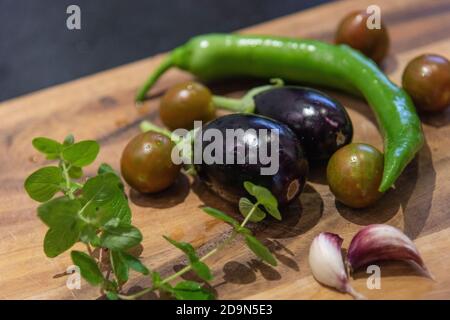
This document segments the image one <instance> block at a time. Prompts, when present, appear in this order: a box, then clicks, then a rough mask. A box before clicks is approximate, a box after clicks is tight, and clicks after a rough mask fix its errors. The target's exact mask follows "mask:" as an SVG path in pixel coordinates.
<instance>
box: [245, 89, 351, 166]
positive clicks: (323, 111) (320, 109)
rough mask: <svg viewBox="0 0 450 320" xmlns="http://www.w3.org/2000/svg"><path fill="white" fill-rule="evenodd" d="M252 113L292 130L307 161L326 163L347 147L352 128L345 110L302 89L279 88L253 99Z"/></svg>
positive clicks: (320, 94) (322, 95) (322, 96)
mask: <svg viewBox="0 0 450 320" xmlns="http://www.w3.org/2000/svg"><path fill="white" fill-rule="evenodd" d="M254 101H255V106H256V108H255V113H257V114H260V115H263V116H266V117H270V118H272V119H275V120H278V121H280V122H282V123H284V124H286V125H288V126H289V128H291V129H292V131H294V132H295V134H296V135H297V137H298V139H299V140H300V143H301V145H302V146H303V149H304V150H305V153H306V157H307V158H308V160H309V161H314V160H327V159H329V158H330V157H331V156H332V155H333V153H334V152H336V150H338V149H339V148H341V147H343V146H345V145H346V144H349V143H350V142H351V141H352V137H353V126H352V122H351V120H350V117H349V116H348V114H347V112H346V111H345V109H344V107H343V106H342V105H341V104H340V103H339V102H338V101H336V100H335V99H333V98H331V97H329V96H327V95H325V94H324V93H322V92H320V91H317V90H314V89H310V88H304V87H289V86H288V87H281V88H274V89H269V90H267V91H263V92H261V93H260V94H258V95H256V96H255V97H254Z"/></svg>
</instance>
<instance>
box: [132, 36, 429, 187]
mask: <svg viewBox="0 0 450 320" xmlns="http://www.w3.org/2000/svg"><path fill="white" fill-rule="evenodd" d="M171 67H178V68H180V69H183V70H187V71H189V72H191V73H192V74H194V75H195V76H197V77H198V78H200V79H202V80H204V81H210V80H214V79H222V78H230V77H236V76H246V77H258V78H282V79H284V80H287V81H292V82H302V83H307V84H313V85H320V86H326V87H331V88H336V89H340V90H343V91H346V92H349V93H352V94H362V95H363V96H364V97H365V99H366V100H367V101H368V103H369V105H370V106H371V107H372V110H373V111H374V113H375V115H376V118H377V121H378V124H379V126H380V129H381V132H382V134H383V137H384V154H385V157H384V171H383V179H382V181H381V184H380V187H379V190H380V191H381V192H384V191H386V190H388V189H389V188H390V187H391V186H392V185H393V184H394V182H395V180H396V179H397V178H398V176H399V175H400V174H401V172H402V171H403V169H404V168H405V166H406V165H407V164H408V163H409V162H410V161H411V160H412V159H413V158H414V155H415V154H416V152H417V151H418V150H419V149H420V148H421V147H422V145H423V141H424V137H423V133H422V127H421V124H420V120H419V118H418V116H417V113H416V112H415V108H414V105H413V103H412V101H411V98H410V97H409V96H408V94H407V93H406V92H405V91H404V90H403V89H401V88H399V87H398V86H396V85H395V84H393V83H392V82H391V81H390V80H389V79H388V78H387V77H386V75H385V74H384V73H383V72H382V71H381V70H380V69H379V68H378V67H377V65H376V64H375V63H374V62H373V61H372V60H370V59H368V58H366V57H365V56H364V55H362V54H361V53H359V52H357V51H356V50H353V49H351V48H350V47H348V46H346V45H331V44H327V43H324V42H320V41H316V40H299V39H291V38H283V37H269V36H248V35H234V34H209V35H202V36H197V37H194V38H192V39H191V40H189V41H188V42H187V43H185V44H184V45H182V46H180V47H178V48H176V49H174V50H173V51H172V52H171V53H170V54H169V55H168V56H167V58H166V59H165V60H164V61H163V62H162V64H161V65H160V66H159V67H158V68H157V69H156V70H155V71H154V73H153V74H152V75H151V76H150V78H149V79H148V81H147V82H146V83H145V85H144V86H143V87H142V89H141V90H140V91H139V93H138V95H137V97H136V100H137V101H142V100H143V99H144V98H145V94H146V93H147V91H148V90H150V88H151V87H152V86H153V85H154V84H155V82H156V81H157V80H158V78H159V77H160V76H161V75H162V74H163V73H164V72H165V71H167V70H168V69H169V68H171Z"/></svg>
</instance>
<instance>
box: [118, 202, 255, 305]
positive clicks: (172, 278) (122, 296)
mask: <svg viewBox="0 0 450 320" xmlns="http://www.w3.org/2000/svg"><path fill="white" fill-rule="evenodd" d="M258 205H259V202H256V203H255V204H254V205H253V207H252V208H251V209H250V211H249V213H248V215H247V216H246V217H245V219H244V221H242V223H241V224H240V225H239V226H240V227H241V228H243V227H245V225H246V224H247V222H248V221H249V220H250V218H251V216H252V215H253V213H254V212H255V210H256V208H257V207H258ZM238 234H239V232H237V231H236V230H233V233H232V234H231V235H230V236H229V237H228V238H227V239H226V240H225V241H224V242H222V243H221V244H219V245H218V246H217V247H215V248H214V249H212V250H211V251H209V252H208V253H206V254H205V255H204V256H203V257H201V258H200V261H201V262H203V261H205V260H206V259H208V258H209V257H211V256H212V255H214V254H216V253H217V252H219V251H220V250H221V249H223V248H224V247H225V246H227V245H228V244H229V243H230V242H232V241H233V240H234V239H235V238H236V236H237V235H238ZM190 270H192V265H190V264H189V265H187V266H185V267H184V268H182V269H181V270H180V271H178V272H176V273H174V274H172V275H171V276H168V277H166V278H164V279H163V280H161V282H160V285H163V284H166V283H169V282H170V281H172V280H175V279H176V278H178V277H180V276H182V275H183V274H185V273H186V272H189V271H190ZM155 289H156V288H154V287H149V288H145V289H143V290H142V291H139V292H137V293H135V294H132V295H122V294H119V295H118V297H119V298H120V299H123V300H134V299H137V298H139V297H142V296H143V295H145V294H147V293H148V292H151V291H153V290H155Z"/></svg>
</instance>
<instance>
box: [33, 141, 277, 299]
mask: <svg viewBox="0 0 450 320" xmlns="http://www.w3.org/2000/svg"><path fill="white" fill-rule="evenodd" d="M33 146H34V147H35V148H36V149H37V150H38V151H40V152H41V153H43V154H44V155H45V156H46V157H47V159H49V160H54V161H57V163H58V165H57V166H46V167H43V168H41V169H39V170H37V171H35V172H34V173H32V174H31V175H30V176H29V177H28V178H27V179H26V180H25V190H26V191H27V193H28V195H29V196H30V197H31V198H32V199H34V200H36V201H38V202H40V203H41V205H40V206H39V207H38V209H37V212H38V216H39V218H40V219H41V220H42V222H44V223H45V224H46V225H47V226H48V231H47V233H46V235H45V238H44V252H45V254H46V255H47V256H48V257H51V258H53V257H56V256H58V255H60V254H62V253H63V252H65V251H67V250H69V249H71V248H72V247H73V246H74V245H75V244H76V243H78V242H80V243H83V244H84V245H85V246H86V252H82V251H78V250H72V251H71V253H70V256H71V258H72V261H73V263H74V264H75V265H76V266H78V267H79V269H80V274H81V276H82V277H83V278H84V279H85V280H86V281H87V282H88V283H89V284H91V285H93V286H97V287H99V288H100V290H101V292H102V293H104V294H105V295H106V297H107V298H108V299H111V300H115V299H127V300H132V299H137V298H139V297H142V296H143V295H145V294H146V293H148V292H152V291H160V292H165V293H169V294H170V295H172V296H173V297H175V298H176V299H188V300H194V299H195V300H208V299H213V298H214V295H213V294H212V293H211V292H210V291H208V290H207V289H205V287H204V285H203V283H199V282H196V281H185V280H182V281H179V282H176V283H175V284H174V282H175V280H177V279H178V278H180V277H181V276H182V275H184V274H185V273H187V272H189V271H193V272H195V273H196V274H197V275H198V277H199V278H201V279H202V280H203V281H204V282H208V281H211V280H212V279H213V275H212V272H211V270H210V268H209V267H208V265H207V264H206V263H205V260H206V259H208V258H209V257H210V256H212V255H213V254H215V253H217V252H219V251H220V250H221V249H222V248H223V247H225V246H226V245H228V244H229V243H231V242H232V241H233V240H234V239H235V238H236V237H237V236H241V237H243V238H244V240H245V243H246V244H247V246H248V248H249V249H250V250H251V251H252V252H253V253H254V254H255V255H256V256H257V257H259V258H260V259H261V260H263V261H265V262H266V263H269V264H270V265H273V266H276V264H277V261H276V260H275V258H274V257H273V255H272V254H271V252H270V251H269V249H268V248H267V247H266V246H264V245H263V244H262V243H261V242H260V241H259V240H258V239H257V238H256V237H255V236H254V235H253V234H252V232H251V230H250V229H248V228H247V227H246V224H247V223H248V222H249V221H251V222H258V221H261V220H263V219H264V218H265V217H266V215H267V214H269V215H271V216H273V217H274V218H276V219H278V220H280V219H281V215H280V212H279V211H278V204H277V201H276V199H275V197H274V196H273V195H272V194H271V193H270V191H269V190H267V189H266V188H263V187H261V186H257V185H254V184H253V183H251V182H245V184H244V187H245V189H246V190H247V191H248V193H249V194H250V195H252V196H253V197H254V198H255V199H256V202H254V203H253V202H252V201H251V200H249V199H247V198H242V199H241V200H240V202H239V210H240V212H241V214H242V215H243V216H244V220H243V221H242V222H239V221H237V220H236V219H234V218H232V217H230V216H229V215H227V214H225V213H224V212H222V211H220V210H217V209H214V208H209V207H205V208H203V211H204V212H206V213H207V214H209V215H210V216H212V217H214V218H216V219H219V220H222V221H224V222H226V223H228V224H230V225H231V226H232V228H233V232H232V233H231V235H230V236H229V238H227V239H226V240H224V241H223V242H222V243H221V244H219V245H218V246H217V247H215V248H213V249H212V250H210V251H209V252H207V253H206V254H204V255H203V256H202V257H199V255H198V253H197V252H196V250H195V249H194V247H193V246H192V245H191V244H189V243H186V242H178V241H176V240H174V239H171V238H169V237H167V236H164V238H165V239H166V240H167V241H168V242H169V243H170V244H171V245H173V246H175V247H176V248H178V249H179V250H181V251H182V252H183V253H184V254H185V255H186V257H187V261H188V264H187V265H186V266H185V267H184V268H182V269H181V270H179V271H178V272H176V273H174V274H172V275H170V276H168V277H166V278H162V277H161V274H160V273H158V272H156V271H150V270H149V269H148V268H147V267H146V266H145V265H144V264H143V263H142V262H141V261H140V260H139V258H137V257H135V256H133V255H132V254H130V252H129V251H130V249H132V248H133V247H136V246H137V245H139V244H140V243H141V242H142V233H141V232H140V231H139V229H138V228H136V227H135V226H133V225H132V224H131V210H130V207H129V205H128V199H127V196H126V194H125V192H124V185H123V183H122V181H121V179H120V176H119V175H118V174H117V173H116V172H115V171H114V170H113V168H112V167H111V166H109V165H108V164H102V165H100V167H99V168H98V170H97V175H95V176H93V177H88V178H86V177H85V176H84V172H83V168H84V167H86V166H88V165H90V164H92V163H93V162H94V161H95V159H96V157H97V155H98V153H99V150H100V147H99V145H98V143H97V142H95V141H92V140H86V141H80V142H75V139H74V137H73V136H72V135H69V136H67V137H66V138H65V139H64V141H63V142H62V143H59V142H57V141H55V140H52V139H49V138H43V137H40V138H35V139H34V140H33ZM105 261H106V262H105ZM130 270H133V271H136V272H138V273H141V274H143V275H145V276H150V277H151V280H152V285H151V286H150V287H148V288H145V289H143V290H142V291H140V292H137V293H134V294H132V295H126V294H124V293H123V292H122V291H123V290H122V288H123V286H124V285H125V284H126V283H127V281H128V279H129V272H130Z"/></svg>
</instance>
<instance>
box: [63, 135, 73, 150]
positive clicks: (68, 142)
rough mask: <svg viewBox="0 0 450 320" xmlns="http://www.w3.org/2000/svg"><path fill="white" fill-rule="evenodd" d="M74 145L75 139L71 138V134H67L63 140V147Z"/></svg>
mask: <svg viewBox="0 0 450 320" xmlns="http://www.w3.org/2000/svg"><path fill="white" fill-rule="evenodd" d="M74 143H75V137H74V136H73V134H68V135H67V136H66V137H65V138H64V142H63V145H64V146H66V147H67V146H70V145H72V144H74Z"/></svg>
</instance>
